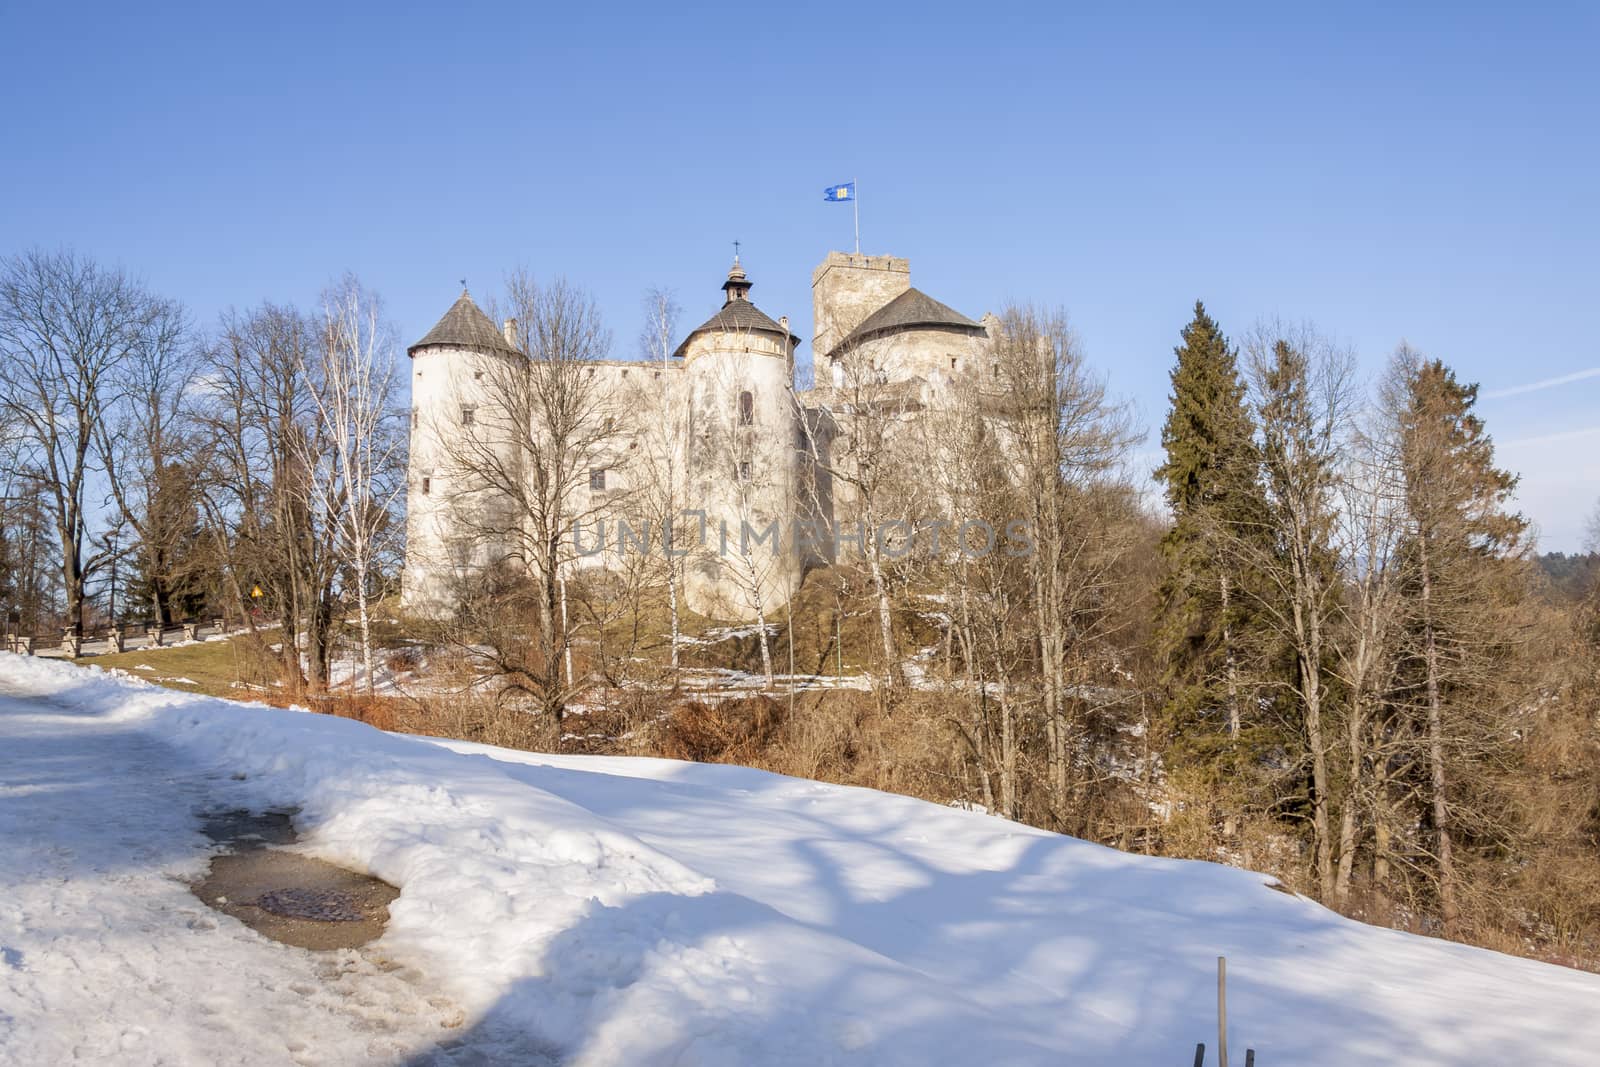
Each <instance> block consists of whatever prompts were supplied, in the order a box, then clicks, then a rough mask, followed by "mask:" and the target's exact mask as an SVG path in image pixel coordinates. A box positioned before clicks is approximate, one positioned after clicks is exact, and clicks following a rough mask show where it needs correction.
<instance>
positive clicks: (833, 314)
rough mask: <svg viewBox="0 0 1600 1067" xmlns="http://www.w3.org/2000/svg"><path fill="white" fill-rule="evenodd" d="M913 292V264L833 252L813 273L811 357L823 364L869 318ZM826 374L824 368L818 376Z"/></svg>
mask: <svg viewBox="0 0 1600 1067" xmlns="http://www.w3.org/2000/svg"><path fill="white" fill-rule="evenodd" d="M910 288H911V262H910V261H909V260H905V259H900V258H897V257H895V256H863V255H859V254H851V253H849V252H829V253H828V256H827V258H826V259H824V260H823V261H822V262H821V263H820V264H819V265H818V266H817V269H816V270H814V271H812V272H811V312H812V330H811V333H812V338H811V355H812V358H813V359H814V360H817V361H818V362H819V364H820V362H821V361H822V360H824V359H826V358H827V356H828V353H830V352H832V351H833V350H834V348H835V347H836V346H837V345H838V344H839V342H840V341H842V340H844V339H845V337H846V336H848V335H849V333H850V332H851V331H852V330H854V329H855V328H856V327H857V326H859V325H861V323H862V322H864V321H865V320H866V318H867V316H868V315H871V314H872V313H873V312H874V311H877V310H878V309H879V308H881V307H883V306H884V305H886V304H888V303H889V302H890V301H891V300H893V299H894V298H895V297H897V296H899V295H900V294H901V293H903V292H905V291H906V290H907V289H910ZM823 373H824V369H823V367H822V366H820V365H819V366H818V367H817V374H818V376H819V378H820V376H821V375H822V374H823Z"/></svg>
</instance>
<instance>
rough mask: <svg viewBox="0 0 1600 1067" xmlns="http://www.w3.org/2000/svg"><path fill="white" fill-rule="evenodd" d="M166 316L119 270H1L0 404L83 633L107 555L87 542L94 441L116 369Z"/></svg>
mask: <svg viewBox="0 0 1600 1067" xmlns="http://www.w3.org/2000/svg"><path fill="white" fill-rule="evenodd" d="M169 314H170V305H167V304H165V303H163V302H161V301H157V300H155V299H154V298H152V297H151V296H150V295H149V294H148V293H146V292H145V291H144V289H142V288H141V287H140V286H139V285H138V284H136V283H135V282H134V281H133V280H132V279H130V278H128V277H127V276H126V275H125V274H123V273H122V272H121V271H119V270H112V269H108V268H104V267H101V266H99V265H98V264H96V263H94V262H92V261H91V260H88V259H84V258H82V257H80V256H77V255H75V254H74V253H71V252H56V253H47V252H41V251H33V252H27V253H24V254H22V255H20V256H14V257H12V258H10V259H8V260H6V261H5V262H4V264H3V265H0V408H3V410H4V411H5V412H6V414H7V416H8V419H9V421H10V422H11V424H12V426H13V428H14V429H15V430H16V432H17V433H18V434H19V438H20V443H21V444H22V445H23V452H24V455H23V457H22V462H23V465H24V468H25V469H26V470H27V471H28V472H29V478H30V481H31V482H32V484H33V486H34V487H35V488H36V490H37V491H38V492H39V493H40V494H41V496H42V498H43V499H44V501H45V503H46V505H47V506H48V508H49V510H50V514H51V519H52V522H53V524H54V526H55V531H56V539H57V542H58V544H59V549H60V555H59V561H60V565H61V577H62V586H63V591H64V592H65V594H66V609H67V627H68V629H69V630H70V631H71V632H73V633H78V634H81V633H82V632H83V623H84V602H85V584H86V582H87V580H88V579H89V577H90V576H91V575H92V574H93V573H94V572H95V570H96V569H97V568H98V567H100V566H101V565H102V564H103V563H104V562H105V561H106V560H107V559H108V558H109V555H108V551H107V550H98V551H97V550H96V549H95V548H94V543H93V538H92V536H91V534H92V527H93V526H94V525H95V518H96V505H97V500H96V499H95V497H94V495H93V494H94V493H95V492H96V491H97V489H98V488H99V487H100V485H99V483H98V481H97V478H98V477H99V476H101V475H103V474H104V466H103V463H102V462H100V461H101V460H102V459H103V457H100V456H98V455H97V450H96V448H95V444H96V435H97V433H98V432H99V429H100V427H101V426H102V425H103V424H104V423H105V422H106V421H107V420H108V419H109V418H111V416H112V413H113V411H114V409H115V408H116V407H117V405H118V404H119V403H120V401H121V400H122V393H121V389H122V384H123V383H122V380H121V377H120V376H121V373H122V371H123V369H124V367H125V366H126V365H127V364H128V363H129V362H130V361H131V360H132V359H133V358H134V356H135V354H136V353H138V352H139V351H141V350H143V349H146V348H147V347H149V346H150V345H152V344H153V343H155V341H153V339H152V331H156V332H159V331H160V330H161V329H162V328H163V326H164V324H165V323H166V322H167V321H168V316H169Z"/></svg>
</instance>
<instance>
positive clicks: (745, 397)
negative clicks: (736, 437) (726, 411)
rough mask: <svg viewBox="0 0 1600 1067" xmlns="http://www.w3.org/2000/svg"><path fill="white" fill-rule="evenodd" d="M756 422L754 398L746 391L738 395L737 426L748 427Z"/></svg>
mask: <svg viewBox="0 0 1600 1067" xmlns="http://www.w3.org/2000/svg"><path fill="white" fill-rule="evenodd" d="M755 421H756V398H755V395H754V394H753V393H751V392H750V390H748V389H746V390H745V391H744V392H742V393H740V394H739V425H740V426H749V425H750V424H751V423H753V422H755Z"/></svg>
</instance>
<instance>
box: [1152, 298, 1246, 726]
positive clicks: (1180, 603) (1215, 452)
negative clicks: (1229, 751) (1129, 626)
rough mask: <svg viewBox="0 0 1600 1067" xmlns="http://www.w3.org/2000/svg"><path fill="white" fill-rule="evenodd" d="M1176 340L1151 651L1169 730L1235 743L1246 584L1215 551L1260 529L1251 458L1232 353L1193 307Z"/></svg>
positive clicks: (1161, 472)
mask: <svg viewBox="0 0 1600 1067" xmlns="http://www.w3.org/2000/svg"><path fill="white" fill-rule="evenodd" d="M1182 338H1183V343H1182V344H1180V345H1179V346H1178V347H1177V348H1176V349H1175V352H1176V354H1177V364H1176V366H1174V367H1173V370H1172V406H1171V409H1170V410H1169V411H1168V413H1167V420H1166V424H1165V425H1164V426H1163V427H1162V430H1161V444H1162V447H1163V448H1164V449H1165V450H1166V454H1167V460H1166V462H1165V463H1163V464H1162V465H1161V466H1160V467H1159V468H1158V469H1157V470H1156V472H1155V476H1156V477H1157V478H1158V479H1160V480H1161V482H1162V483H1163V484H1164V486H1165V489H1166V498H1167V503H1168V505H1169V506H1170V507H1171V508H1172V515H1173V525H1172V528H1171V529H1170V530H1168V531H1167V534H1166V536H1165V537H1164V538H1162V542H1161V552H1162V557H1163V561H1164V564H1165V567H1164V572H1165V573H1164V577H1163V581H1162V585H1161V590H1160V593H1161V595H1160V600H1159V608H1158V610H1159V613H1160V614H1159V618H1158V620H1157V636H1158V644H1159V647H1160V650H1161V652H1162V654H1163V655H1164V656H1165V658H1166V661H1167V665H1168V683H1169V685H1170V687H1171V693H1172V696H1171V700H1170V701H1169V704H1168V712H1169V721H1171V722H1172V724H1173V726H1174V728H1175V729H1177V730H1179V731H1180V732H1181V731H1186V730H1188V728H1189V727H1190V726H1191V725H1192V724H1193V723H1195V722H1196V721H1197V720H1208V721H1213V722H1215V721H1222V722H1225V723H1226V730H1227V733H1228V735H1229V736H1230V737H1236V736H1237V735H1238V733H1239V731H1240V729H1241V723H1242V720H1243V718H1244V716H1245V704H1246V699H1245V695H1244V693H1243V692H1242V689H1241V681H1240V677H1239V676H1240V673H1241V668H1242V664H1241V662H1240V659H1241V655H1242V653H1241V651H1240V649H1241V640H1240V639H1241V637H1242V630H1243V628H1244V627H1246V626H1247V625H1248V616H1249V613H1250V610H1249V606H1248V597H1247V596H1246V595H1244V594H1245V590H1244V589H1242V588H1241V585H1242V583H1243V582H1245V581H1247V580H1248V577H1247V576H1246V575H1243V574H1241V573H1239V567H1238V564H1237V562H1236V561H1234V560H1231V559H1230V558H1229V557H1228V555H1227V554H1226V553H1224V552H1223V551H1222V543H1223V540H1224V537H1225V536H1226V537H1239V536H1241V535H1242V536H1250V535H1251V533H1252V531H1261V530H1264V529H1265V523H1264V521H1263V516H1264V513H1265V502H1264V498H1263V495H1262V490H1261V482H1260V454H1259V451H1258V449H1257V447H1256V442H1255V423H1254V420H1253V419H1252V418H1251V414H1250V409H1249V406H1248V404H1247V403H1246V389H1245V383H1244V381H1243V380H1242V378H1241V376H1240V374H1239V368H1238V361H1237V354H1236V352H1235V350H1234V349H1233V347H1232V346H1231V345H1230V344H1229V343H1228V339H1227V337H1225V336H1224V335H1223V333H1222V330H1221V328H1220V327H1219V326H1218V325H1217V323H1216V320H1214V319H1212V318H1211V316H1210V315H1208V314H1207V313H1206V309H1205V305H1204V304H1202V303H1201V302H1199V301H1196V302H1195V306H1194V319H1193V320H1192V321H1191V322H1190V323H1189V324H1188V325H1187V326H1185V327H1184V328H1183V333H1182ZM1218 712H1221V713H1222V714H1221V715H1218V714H1217V713H1218Z"/></svg>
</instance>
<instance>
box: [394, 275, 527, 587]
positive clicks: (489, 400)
mask: <svg viewBox="0 0 1600 1067" xmlns="http://www.w3.org/2000/svg"><path fill="white" fill-rule="evenodd" d="M514 327H515V323H514V322H507V323H506V327H505V330H504V331H503V332H502V331H501V330H497V329H495V326H494V323H492V322H490V321H489V316H487V315H485V314H484V313H483V311H482V310H480V309H479V307H478V305H477V304H475V303H473V300H472V297H471V295H469V294H468V292H467V291H466V289H462V290H461V296H460V297H459V298H457V300H456V302H455V303H454V304H452V305H451V306H450V310H448V311H446V312H445V313H444V317H443V318H441V319H440V320H439V321H438V322H437V323H436V324H435V325H434V327H433V329H431V330H429V331H428V332H427V333H426V334H424V335H423V337H422V339H421V340H420V341H418V342H417V343H416V344H414V345H412V346H411V347H410V348H408V349H407V350H406V354H407V355H408V356H409V357H410V359H411V452H410V466H409V470H408V475H407V484H406V562H405V571H404V573H403V575H402V579H401V602H402V603H403V604H404V605H405V607H406V608H407V609H409V610H413V611H417V612H420V613H423V614H441V613H445V612H448V611H449V610H450V609H451V608H452V607H453V606H454V605H455V604H456V603H457V602H458V601H459V585H460V583H461V582H462V581H463V580H464V579H466V578H468V577H470V576H471V575H473V574H475V573H481V571H482V570H483V568H485V567H486V566H488V565H489V564H490V563H491V562H493V561H494V560H495V559H498V558H499V557H500V556H503V555H504V554H505V553H506V551H507V549H508V548H509V547H510V546H509V545H508V544H507V543H506V540H507V539H506V538H505V537H504V536H501V537H498V538H497V537H495V536H493V535H491V534H489V533H488V532H487V531H488V530H489V529H490V528H491V527H493V526H494V525H495V524H493V523H489V522H479V521H475V520H476V519H477V518H479V517H482V516H483V515H484V514H485V513H486V512H485V510H484V509H491V508H493V507H494V506H495V502H494V501H493V500H490V499H488V498H487V497H486V496H485V491H484V490H481V489H479V490H474V489H473V488H472V487H471V486H470V485H467V484H462V483H465V482H468V481H471V480H474V479H472V478H471V476H470V474H469V472H467V471H464V470H462V469H461V466H462V464H461V462H460V460H461V458H462V449H461V447H460V442H461V441H463V440H473V441H484V442H486V443H489V444H490V447H491V449H492V454H493V456H494V458H493V460H484V462H493V463H496V464H498V465H501V466H502V467H503V468H504V469H508V470H509V469H515V468H516V467H517V465H518V464H519V462H520V452H519V446H518V443H517V441H516V439H515V437H514V436H513V434H512V432H511V431H512V427H511V422H512V420H511V414H510V413H509V412H507V411H503V410H500V408H501V407H502V406H503V405H502V404H501V403H500V402H498V401H497V400H496V391H495V389H494V388H493V384H494V382H495V380H496V377H497V376H503V375H504V373H505V369H506V366H507V361H513V360H514V361H521V360H522V359H524V358H525V357H524V356H523V355H522V353H521V352H520V351H518V349H517V347H516V345H515V343H514ZM496 439H498V441H497V440H496ZM462 509H475V513H473V514H470V515H468V516H467V518H468V521H461V520H462V518H463V514H464V513H463V511H462Z"/></svg>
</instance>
